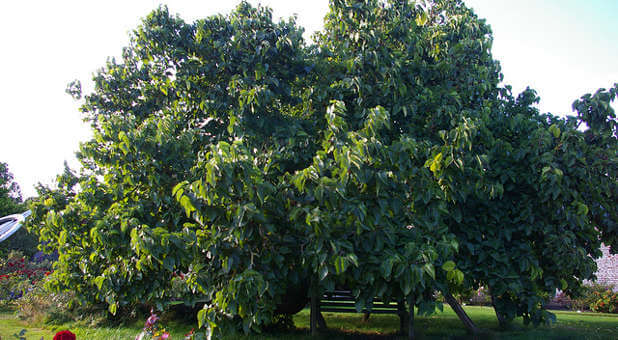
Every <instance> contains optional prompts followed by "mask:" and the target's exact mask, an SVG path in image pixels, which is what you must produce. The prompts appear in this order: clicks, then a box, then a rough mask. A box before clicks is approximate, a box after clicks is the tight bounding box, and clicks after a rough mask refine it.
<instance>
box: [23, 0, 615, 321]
mask: <svg viewBox="0 0 618 340" xmlns="http://www.w3.org/2000/svg"><path fill="white" fill-rule="evenodd" d="M424 4H425V5H421V4H420V3H419V4H416V3H408V2H401V1H374V0H367V1H351V0H346V1H344V0H332V1H331V5H330V12H329V14H328V15H327V17H326V23H325V29H324V31H323V32H320V33H318V34H317V35H316V37H315V43H314V44H307V43H306V42H305V41H304V40H303V37H302V33H303V31H302V29H301V28H299V27H297V26H296V24H295V22H294V21H293V20H290V21H281V22H273V20H272V14H271V11H270V10H269V9H266V8H262V7H258V8H253V7H251V6H250V5H248V4H247V3H241V4H240V5H239V6H238V8H237V9H236V10H235V11H234V12H233V13H231V14H230V15H228V16H213V17H209V18H206V19H203V20H198V21H196V22H194V23H191V24H189V23H185V22H183V21H182V20H181V19H179V18H177V17H173V16H170V15H169V13H168V12H167V9H165V8H160V9H158V10H156V11H154V12H153V13H151V14H150V15H149V16H148V17H147V18H146V19H144V21H143V24H142V25H141V26H140V27H139V28H138V29H137V30H136V31H135V32H134V33H133V35H132V39H131V44H130V46H128V47H127V48H125V49H124V51H123V58H122V60H120V61H117V60H114V59H111V60H109V61H108V63H107V65H106V66H105V67H104V68H103V69H102V70H101V71H99V72H98V73H97V75H96V76H95V78H94V82H95V90H94V92H93V93H91V94H88V95H86V96H85V99H84V105H83V106H82V111H83V113H84V117H85V119H86V120H87V121H88V122H90V124H91V126H92V129H93V134H94V138H93V139H92V140H91V141H89V142H86V143H84V144H82V145H81V148H80V151H79V152H78V154H77V155H78V158H79V159H80V160H81V163H82V166H83V168H82V170H81V172H80V173H79V174H76V173H75V172H73V171H71V170H69V169H67V170H66V171H65V173H64V174H62V175H61V176H59V180H58V188H56V189H47V188H41V191H40V198H39V200H38V201H37V202H36V203H35V204H33V206H32V208H33V218H32V219H31V222H30V225H31V227H32V228H34V229H35V230H38V232H39V234H40V237H41V240H42V241H45V243H44V248H45V249H46V250H47V251H54V250H57V251H58V254H59V261H58V263H57V265H56V268H55V269H56V271H55V273H54V275H53V279H52V280H51V281H50V282H51V283H50V286H51V287H52V288H55V289H58V290H62V289H71V290H74V291H75V292H77V295H78V296H79V297H80V298H81V300H82V301H84V302H94V301H99V302H105V303H107V304H108V305H109V310H110V311H111V312H112V313H115V312H116V311H117V309H118V308H124V307H129V306H132V305H135V304H137V303H141V302H146V303H149V304H152V305H155V306H157V308H159V309H163V308H165V306H166V305H169V304H175V303H186V304H194V303H196V302H198V301H201V302H206V303H205V305H204V309H203V310H202V311H201V312H200V314H199V317H198V319H199V321H200V323H205V324H206V325H207V326H208V327H209V328H214V327H216V326H220V325H222V324H225V322H224V321H226V320H227V321H232V323H234V324H236V325H242V326H243V328H244V329H245V331H248V330H250V329H255V330H258V329H260V326H261V325H264V324H268V323H270V322H272V321H273V319H274V316H275V315H276V314H279V313H283V312H290V311H293V310H294V309H295V308H296V307H297V306H298V305H300V306H301V307H302V306H303V305H304V303H305V302H306V297H307V296H308V294H319V293H320V292H323V291H325V290H332V289H333V288H335V287H341V286H345V287H347V288H350V289H352V292H353V294H354V295H355V296H356V299H357V304H356V305H357V308H358V309H359V310H360V309H361V308H364V307H367V308H370V307H371V302H372V299H373V297H375V296H378V297H380V298H382V299H385V300H400V301H401V300H405V301H407V302H408V303H414V304H415V305H417V306H418V307H419V309H420V311H421V312H431V311H433V310H434V308H435V305H436V303H437V302H436V301H435V297H434V296H435V295H434V292H435V291H441V292H443V293H444V294H447V295H448V294H451V293H456V292H461V291H465V290H469V289H474V288H478V287H479V286H488V287H489V289H490V291H491V294H492V297H493V299H492V300H493V303H494V305H495V307H496V310H497V312H498V316H499V318H500V320H501V321H503V322H507V321H508V320H510V319H512V318H513V317H515V316H517V315H519V316H524V318H525V320H527V321H533V322H535V323H538V322H541V321H543V320H547V319H548V317H551V316H550V315H548V314H547V313H546V312H544V311H543V310H542V305H543V303H544V298H545V297H547V296H548V294H549V295H551V294H553V292H555V289H556V288H560V289H563V290H567V291H568V292H570V293H577V290H578V288H579V287H580V285H581V281H582V280H584V279H591V278H593V275H594V274H593V273H594V271H595V265H594V261H593V258H594V257H598V256H600V252H599V251H598V249H599V245H600V242H601V241H604V242H606V243H607V244H611V245H612V246H614V247H613V249H618V244H617V242H618V239H616V224H615V221H616V220H617V219H616V207H615V201H616V188H617V186H616V184H617V181H616V177H615V176H616V173H617V171H616V160H617V157H616V156H617V154H616V151H617V148H616V147H617V143H616V142H617V139H616V121H615V114H614V111H613V110H612V108H611V106H610V105H609V104H610V102H611V101H612V100H614V99H615V97H616V94H617V92H618V86H616V87H615V88H612V89H610V90H599V91H598V92H597V93H596V94H594V95H586V96H584V97H582V98H581V99H580V100H578V101H576V102H575V103H574V109H575V110H576V111H577V113H578V115H577V117H567V118H558V117H555V116H552V115H550V114H540V113H539V112H538V110H537V109H536V108H535V107H534V103H535V102H536V101H537V100H538V98H537V96H536V94H535V93H534V91H532V90H526V91H524V92H523V93H522V94H520V95H519V96H517V97H516V98H515V97H513V96H512V94H511V93H510V89H509V88H508V87H505V88H502V87H500V86H499V85H498V84H499V82H500V81H501V78H502V76H501V74H500V67H499V64H498V62H497V61H495V60H493V58H492V56H491V53H490V49H491V42H492V40H491V39H492V37H491V31H490V30H489V27H488V26H486V25H485V24H484V21H482V20H480V19H478V18H477V17H476V15H475V14H474V13H473V12H472V11H471V10H470V9H468V8H466V7H465V6H464V5H463V3H462V2H460V1H447V0H435V1H431V2H427V3H425V2H424ZM68 92H69V93H71V94H72V95H74V96H75V97H77V98H79V97H81V86H80V85H79V83H73V84H71V86H70V87H69V89H68ZM580 124H586V125H587V128H585V127H584V126H583V125H580ZM588 254H590V255H592V257H589V256H588ZM293 297H296V298H297V299H293ZM293 300H298V301H293Z"/></svg>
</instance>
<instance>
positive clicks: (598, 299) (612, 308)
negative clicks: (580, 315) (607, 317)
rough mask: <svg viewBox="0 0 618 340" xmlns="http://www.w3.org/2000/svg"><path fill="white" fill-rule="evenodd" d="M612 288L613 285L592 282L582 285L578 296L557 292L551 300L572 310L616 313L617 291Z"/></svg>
mask: <svg viewBox="0 0 618 340" xmlns="http://www.w3.org/2000/svg"><path fill="white" fill-rule="evenodd" d="M613 290H614V286H613V285H607V284H600V283H593V284H590V285H585V286H583V288H582V292H581V295H580V296H578V297H572V296H569V295H568V294H566V293H563V292H559V293H558V294H556V297H555V298H554V299H553V302H555V303H556V304H559V305H562V306H564V307H567V308H571V309H572V310H579V311H584V310H586V311H593V312H602V313H617V312H618V293H615V292H614V291H613Z"/></svg>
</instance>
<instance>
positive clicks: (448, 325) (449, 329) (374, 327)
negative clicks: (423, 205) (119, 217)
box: [0, 306, 618, 340]
mask: <svg viewBox="0 0 618 340" xmlns="http://www.w3.org/2000/svg"><path fill="white" fill-rule="evenodd" d="M465 309H466V312H467V313H468V314H469V315H470V317H471V318H472V319H473V320H474V322H475V323H476V324H477V326H479V327H481V328H483V329H485V330H486V333H485V334H483V335H482V336H479V337H476V339H530V340H532V339H555V340H558V339H560V340H563V339H564V340H566V339H618V315H615V314H613V315H612V314H598V313H576V312H562V311H560V312H555V313H556V314H557V318H558V322H557V323H555V324H553V325H551V326H540V327H538V328H534V327H531V326H530V327H527V326H524V325H523V323H522V322H521V320H516V322H514V324H513V325H512V327H511V328H510V329H509V330H507V331H501V330H499V329H498V327H497V321H496V317H495V314H494V312H493V309H492V308H489V307H469V306H468V307H465ZM324 318H325V319H326V323H327V324H328V327H329V330H328V331H327V332H324V333H322V334H320V336H318V337H316V338H313V337H311V336H310V335H309V311H308V310H307V309H305V310H303V311H302V312H300V313H299V314H297V315H296V316H294V323H295V325H296V327H297V330H295V331H292V332H286V333H278V334H263V335H248V336H244V335H238V334H236V335H230V336H227V337H226V338H225V339H226V340H232V339H243V340H267V339H280V340H283V339H300V340H309V339H311V340H316V339H317V340H336V339H376V340H378V339H380V340H383V339H384V340H385V339H405V337H403V336H400V335H398V334H397V331H398V330H399V319H398V317H397V316H394V315H372V316H371V318H370V319H369V321H368V322H363V321H362V319H361V318H362V315H361V314H335V313H324ZM142 325H143V322H142V321H139V322H135V323H132V324H129V325H125V326H121V327H97V328H92V327H88V326H87V325H84V324H79V323H67V324H63V325H60V326H50V325H31V324H27V323H26V322H24V321H21V320H18V319H17V318H16V317H15V316H14V314H13V312H11V311H9V310H4V311H0V336H1V338H0V339H1V340H6V339H13V337H12V335H13V334H14V333H18V332H19V331H20V330H21V329H27V333H26V338H27V339H36V340H39V339H41V337H44V339H47V340H49V339H51V338H52V337H53V334H54V333H55V332H56V331H58V330H62V329H70V330H71V331H72V332H73V333H75V334H76V335H77V338H78V339H80V340H82V339H87V340H90V339H92V340H97V339H101V340H103V339H105V340H108V339H110V340H116V339H117V340H120V339H122V340H126V339H129V340H130V339H133V338H134V337H135V335H137V334H138V333H139V332H140V331H141V327H142ZM167 326H168V329H169V330H170V333H171V335H172V336H171V339H174V340H175V339H182V335H183V334H185V333H187V332H188V331H189V330H190V329H191V328H192V327H193V326H192V325H188V324H180V323H168V324H167ZM415 329H416V331H417V335H418V337H419V339H473V337H470V336H469V335H467V334H466V332H465V329H464V328H463V326H462V324H461V322H460V321H459V319H457V316H456V315H455V313H453V311H452V310H451V309H450V308H448V307H445V308H444V312H441V313H439V314H436V315H433V316H430V317H417V318H416V323H415Z"/></svg>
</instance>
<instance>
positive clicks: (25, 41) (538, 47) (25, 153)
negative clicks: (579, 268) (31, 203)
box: [0, 0, 618, 198]
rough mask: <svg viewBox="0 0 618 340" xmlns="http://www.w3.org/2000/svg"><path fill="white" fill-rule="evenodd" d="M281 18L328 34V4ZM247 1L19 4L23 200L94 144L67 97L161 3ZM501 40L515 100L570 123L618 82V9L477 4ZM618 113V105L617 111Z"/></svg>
mask: <svg viewBox="0 0 618 340" xmlns="http://www.w3.org/2000/svg"><path fill="white" fill-rule="evenodd" d="M250 2H251V3H253V4H257V3H262V4H264V5H268V6H270V7H272V8H273V9H274V16H275V17H280V16H282V17H289V16H291V15H293V14H297V16H298V20H297V22H298V24H299V25H301V26H303V27H305V30H306V32H307V37H309V35H310V33H311V32H313V31H315V30H319V29H321V27H322V19H323V17H324V15H325V14H326V12H327V10H328V1H327V0H311V1H302V0H262V1H250ZM237 3H238V1H228V0H218V1H213V0H201V1H196V0H168V1H163V0H159V1H153V0H131V1H128V0H122V1H119V0H106V1H84V0H80V1H66V0H57V1H44V0H40V1H24V0H22V1H10V2H5V3H3V5H2V7H1V8H2V12H3V14H4V15H3V18H2V20H0V32H1V33H0V46H2V53H0V63H1V64H2V65H3V66H4V70H3V72H2V78H1V83H0V102H1V103H2V104H1V105H0V131H1V132H0V161H2V162H6V163H8V165H9V169H10V171H11V172H12V173H13V174H14V176H15V180H16V181H17V182H18V184H19V185H20V186H21V189H22V193H23V196H24V198H26V197H29V196H33V195H35V190H34V185H35V184H36V183H37V182H42V183H45V184H50V183H52V181H53V179H54V178H55V176H56V175H57V174H58V173H60V172H61V171H62V169H63V162H64V161H65V160H66V161H68V162H69V164H70V165H72V166H73V167H77V165H78V163H77V161H76V160H75V157H74V152H75V151H77V150H78V147H79V142H80V141H84V140H87V139H88V138H89V136H90V133H89V129H88V126H86V124H84V123H82V121H81V117H80V114H79V112H78V106H79V103H78V102H75V101H73V100H72V99H71V98H70V97H69V96H68V95H67V94H65V93H64V90H65V88H66V85H67V83H68V82H70V81H71V80H73V79H79V80H81V82H82V86H83V87H84V89H85V91H84V92H85V93H87V92H88V90H89V89H91V88H92V86H91V84H90V83H91V80H90V79H91V78H92V74H93V73H94V72H95V71H96V70H97V69H98V68H100V67H102V66H103V65H104V63H105V60H106V58H107V57H108V56H119V55H120V53H121V50H122V47H123V46H126V45H127V43H128V33H129V32H130V31H131V30H132V29H134V28H135V27H136V26H137V25H138V24H139V22H140V18H142V17H144V16H146V15H147V14H148V13H149V12H150V11H151V10H153V9H155V8H156V7H157V6H158V5H159V4H167V5H168V7H169V9H170V12H171V13H178V14H179V15H180V17H181V18H183V19H184V20H185V21H187V22H192V21H194V20H195V19H198V18H203V17H206V16H209V15H212V14H216V13H229V11H230V10H232V9H233V8H234V7H235V6H236V4H237ZM466 3H467V4H468V5H469V6H470V7H473V8H474V9H475V11H476V12H477V14H479V16H480V17H482V18H485V19H487V22H488V23H489V24H490V25H491V27H492V29H493V31H494V47H493V53H494V58H495V59H497V60H499V61H500V62H501V65H502V70H503V73H504V76H505V81H504V82H505V83H506V84H511V85H513V88H514V92H517V93H518V92H519V91H521V90H522V89H524V88H525V87H526V86H531V87H533V88H534V89H536V90H537V92H538V94H539V95H540V96H541V103H540V106H539V108H540V109H541V111H543V112H552V113H554V114H561V115H564V114H571V113H572V112H571V103H572V102H573V100H575V99H577V98H579V96H581V95H582V94H584V93H587V92H593V91H595V90H596V89H598V88H599V87H605V88H607V87H610V86H612V84H613V83H615V82H618V35H617V34H616V32H618V20H616V19H615V18H616V16H617V15H618V0H587V1H583V0H518V1H512V0H468V1H466ZM614 107H616V105H615V104H614Z"/></svg>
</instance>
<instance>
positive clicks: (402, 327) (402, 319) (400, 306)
mask: <svg viewBox="0 0 618 340" xmlns="http://www.w3.org/2000/svg"><path fill="white" fill-rule="evenodd" d="M397 310H398V311H399V333H401V335H405V334H406V321H407V320H408V313H407V312H406V303H405V301H403V300H402V301H398V302H397Z"/></svg>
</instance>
